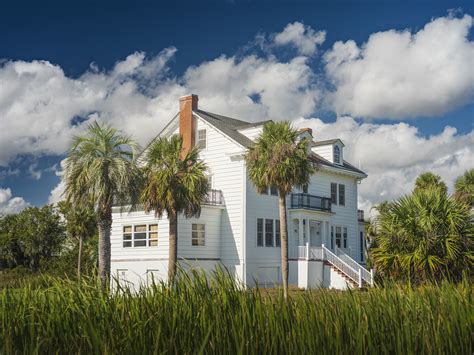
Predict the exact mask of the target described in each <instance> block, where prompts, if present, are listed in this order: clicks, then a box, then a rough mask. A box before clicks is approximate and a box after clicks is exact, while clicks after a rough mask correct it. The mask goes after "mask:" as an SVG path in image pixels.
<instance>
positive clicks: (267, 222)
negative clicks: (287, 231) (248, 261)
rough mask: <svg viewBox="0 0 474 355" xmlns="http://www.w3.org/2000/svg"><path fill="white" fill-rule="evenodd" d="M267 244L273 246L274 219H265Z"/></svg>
mask: <svg viewBox="0 0 474 355" xmlns="http://www.w3.org/2000/svg"><path fill="white" fill-rule="evenodd" d="M265 246H266V247H272V246H273V219H266V220H265Z"/></svg>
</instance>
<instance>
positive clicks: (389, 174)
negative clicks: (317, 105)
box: [295, 117, 474, 212]
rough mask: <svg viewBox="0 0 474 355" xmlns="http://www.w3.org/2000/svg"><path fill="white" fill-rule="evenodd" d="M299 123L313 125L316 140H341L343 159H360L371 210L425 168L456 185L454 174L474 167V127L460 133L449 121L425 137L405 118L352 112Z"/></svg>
mask: <svg viewBox="0 0 474 355" xmlns="http://www.w3.org/2000/svg"><path fill="white" fill-rule="evenodd" d="M295 125H297V126H300V127H311V128H313V135H314V136H315V139H316V140H324V139H330V138H335V137H338V138H341V139H342V140H343V142H344V143H345V145H346V147H345V148H344V159H345V160H347V161H349V162H350V163H352V164H354V165H355V166H359V164H360V166H361V168H362V170H363V171H365V172H366V173H367V174H368V175H369V176H368V178H367V179H365V180H363V182H362V184H361V185H359V204H360V205H361V207H362V208H364V209H365V210H366V211H367V212H369V209H370V208H371V207H372V206H373V205H374V204H377V203H379V202H381V201H384V200H392V199H395V198H398V197H400V196H402V195H403V194H406V193H409V192H410V191H411V190H412V189H413V184H414V181H415V179H416V177H417V176H418V175H419V174H421V173H422V172H425V171H432V172H434V173H436V174H439V175H441V177H442V178H443V179H444V181H446V183H447V184H448V186H449V187H450V189H451V191H452V189H453V185H454V181H455V179H456V178H457V177H458V176H460V175H461V174H463V173H464V171H465V170H467V169H469V168H472V167H474V131H471V132H470V133H467V134H458V133H457V131H456V129H455V128H453V127H449V126H447V127H445V129H444V130H443V131H442V132H441V133H439V134H437V135H432V136H429V137H425V136H423V135H421V134H420V132H419V130H418V128H417V127H415V126H412V125H409V124H407V123H398V124H373V123H359V122H357V121H356V120H354V119H353V118H351V117H340V118H338V119H337V120H336V121H335V122H332V123H324V122H323V121H321V120H320V119H306V120H305V119H299V120H297V121H295Z"/></svg>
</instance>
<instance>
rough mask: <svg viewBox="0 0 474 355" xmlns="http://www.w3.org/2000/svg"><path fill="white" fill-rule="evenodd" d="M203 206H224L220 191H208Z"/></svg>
mask: <svg viewBox="0 0 474 355" xmlns="http://www.w3.org/2000/svg"><path fill="white" fill-rule="evenodd" d="M204 204H206V205H213V206H224V195H223V194H222V191H221V190H209V192H208V193H207V196H206V198H205V199H204Z"/></svg>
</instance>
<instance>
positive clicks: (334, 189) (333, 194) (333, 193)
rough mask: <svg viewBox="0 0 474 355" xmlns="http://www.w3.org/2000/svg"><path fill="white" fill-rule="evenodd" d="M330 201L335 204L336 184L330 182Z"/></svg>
mask: <svg viewBox="0 0 474 355" xmlns="http://www.w3.org/2000/svg"><path fill="white" fill-rule="evenodd" d="M331 203H333V204H335V205H337V184H336V183H335V182H331Z"/></svg>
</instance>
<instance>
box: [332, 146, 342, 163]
mask: <svg viewBox="0 0 474 355" xmlns="http://www.w3.org/2000/svg"><path fill="white" fill-rule="evenodd" d="M333 160H334V162H335V163H336V164H341V148H339V146H338V145H335V146H334V159H333Z"/></svg>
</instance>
